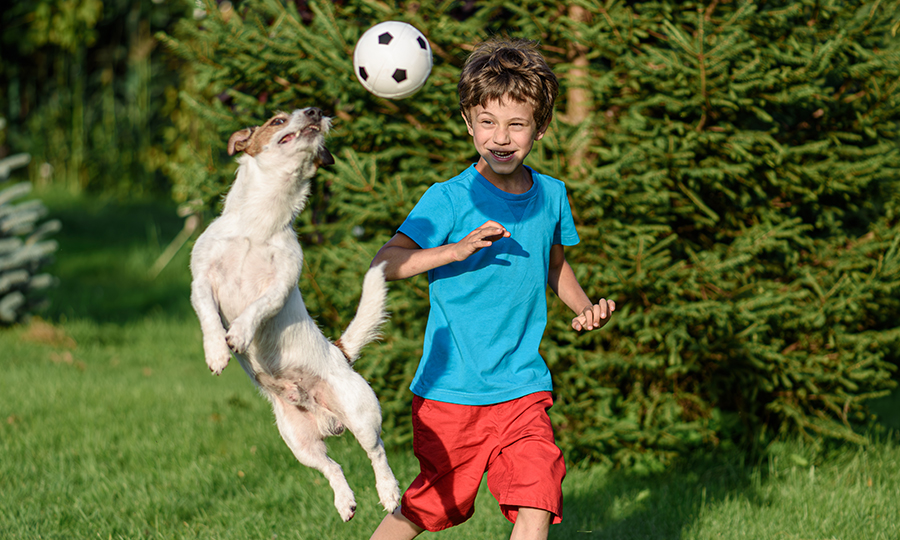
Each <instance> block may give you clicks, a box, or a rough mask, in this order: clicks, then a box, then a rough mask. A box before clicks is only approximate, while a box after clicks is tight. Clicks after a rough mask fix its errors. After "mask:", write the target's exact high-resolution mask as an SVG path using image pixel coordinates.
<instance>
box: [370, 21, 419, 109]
mask: <svg viewBox="0 0 900 540" xmlns="http://www.w3.org/2000/svg"><path fill="white" fill-rule="evenodd" d="M353 71H354V72H356V78H357V79H359V82H360V83H361V84H362V85H363V87H364V88H365V89H366V90H368V91H369V92H372V93H373V94H375V95H376V96H379V97H383V98H388V99H401V98H405V97H409V96H411V95H413V94H415V93H416V92H417V91H418V90H419V89H420V88H422V86H424V85H425V81H427V80H428V76H429V75H430V74H431V45H429V44H428V40H427V39H425V36H424V35H422V32H419V31H418V30H417V29H416V27H415V26H412V25H409V24H406V23H403V22H399V21H387V22H383V23H380V24H376V25H375V26H373V27H372V28H369V29H368V30H366V33H365V34H363V35H362V37H360V38H359V41H357V42H356V49H354V51H353Z"/></svg>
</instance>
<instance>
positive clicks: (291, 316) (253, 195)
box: [191, 108, 400, 521]
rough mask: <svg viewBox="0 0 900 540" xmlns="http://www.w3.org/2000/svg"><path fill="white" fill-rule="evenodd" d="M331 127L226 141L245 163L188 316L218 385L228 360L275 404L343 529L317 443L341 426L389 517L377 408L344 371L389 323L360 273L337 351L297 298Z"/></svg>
mask: <svg viewBox="0 0 900 540" xmlns="http://www.w3.org/2000/svg"><path fill="white" fill-rule="evenodd" d="M330 125H331V124H330V119H329V118H327V117H325V116H322V112H321V111H320V110H319V109H316V108H307V109H302V110H296V111H294V112H293V113H291V114H285V113H278V114H276V115H275V116H274V117H272V118H270V119H269V120H268V121H267V122H266V123H265V124H263V125H261V126H258V127H255V128H247V129H244V130H241V131H238V132H236V133H234V134H233V135H232V136H231V138H230V139H229V140H228V153H229V154H230V155H234V154H235V153H238V152H243V155H241V156H240V157H239V158H238V159H237V161H238V164H239V166H238V170H237V175H236V179H235V181H234V184H233V186H232V187H231V190H230V191H229V193H228V195H227V197H226V198H225V207H224V210H223V211H222V215H221V216H220V217H219V218H217V219H216V220H215V221H213V222H212V223H211V224H210V225H209V227H208V228H207V229H206V231H205V232H204V233H203V234H202V235H201V236H200V238H198V239H197V243H196V245H195V246H194V249H193V251H192V253H191V273H192V275H193V282H192V284H191V304H193V306H194V310H195V311H196V312H197V317H198V318H199V319H200V327H201V329H202V331H203V351H204V354H205V355H206V364H207V365H208V366H209V369H210V370H212V372H213V373H215V374H216V375H218V374H220V373H221V372H222V370H223V369H225V366H226V365H228V361H229V359H230V358H231V354H232V353H234V356H235V357H236V358H237V359H238V361H239V362H240V364H241V367H243V368H244V371H246V372H247V374H248V375H249V376H250V378H251V379H253V381H254V382H255V383H256V384H257V386H258V387H259V388H260V389H261V391H262V393H263V394H264V395H265V396H266V397H267V398H268V399H269V400H270V401H271V402H272V406H273V408H274V410H275V418H276V423H277V425H278V430H279V431H280V432H281V436H282V438H284V441H285V442H286V443H287V445H288V446H289V447H290V449H291V451H293V453H294V456H296V458H297V460H298V461H300V463H303V464H304V465H307V466H309V467H313V468H315V469H318V470H319V471H321V472H322V474H324V475H325V477H326V478H327V479H328V482H329V483H330V484H331V488H332V490H333V491H334V505H335V507H336V508H337V510H338V512H339V513H340V515H341V518H342V519H343V520H344V521H347V520H349V519H350V518H352V517H353V514H354V512H355V511H356V502H355V499H354V496H353V491H352V490H351V489H350V486H349V485H348V484H347V480H346V479H345V478H344V474H343V471H342V470H341V467H340V465H338V464H337V463H335V462H334V461H333V460H332V459H331V458H329V457H328V455H327V454H326V448H325V443H324V439H325V438H326V437H328V436H331V435H337V434H340V433H342V432H343V430H344V427H345V426H346V428H347V429H349V430H350V431H351V432H352V433H353V435H354V436H355V437H356V439H357V440H358V441H359V443H360V445H361V446H362V447H363V449H365V451H366V453H367V454H368V456H369V459H370V460H371V461H372V467H373V468H374V469H375V481H376V488H377V490H378V496H379V498H380V499H381V504H382V505H383V506H384V508H385V509H386V510H387V511H388V512H392V511H393V510H394V509H395V508H396V507H397V504H398V503H399V500H400V491H399V488H398V485H397V480H396V479H395V478H394V474H393V472H392V471H391V468H390V466H389V465H388V461H387V457H386V455H385V451H384V445H383V443H382V441H381V408H380V407H379V404H378V399H377V398H376V397H375V393H374V392H373V391H372V389H371V388H370V387H369V385H368V384H367V383H366V381H365V380H364V379H363V378H362V377H361V376H360V375H359V374H358V373H356V372H355V371H354V370H353V369H352V367H351V366H352V364H353V362H354V360H356V358H357V356H358V354H359V351H360V349H361V348H362V347H363V346H364V345H365V344H366V343H368V342H370V341H371V340H373V339H375V338H376V337H377V334H378V329H379V327H380V325H381V324H382V323H383V322H384V320H385V318H386V314H385V307H384V305H385V297H386V287H385V282H384V273H383V270H382V268H381V267H376V268H372V269H370V270H369V271H368V272H367V274H366V276H365V279H364V281H363V288H362V297H361V298H360V304H359V308H358V311H357V314H356V317H355V318H354V319H353V321H352V322H351V323H350V324H349V326H348V327H347V330H346V331H345V332H344V334H343V335H342V336H341V338H340V339H339V340H338V341H336V342H335V343H332V342H331V341H329V340H328V339H327V338H326V337H325V336H324V335H322V332H321V331H320V330H319V328H318V327H317V326H316V324H315V322H314V321H313V320H312V318H310V316H309V313H307V311H306V306H305V305H304V303H303V297H302V296H301V294H300V290H299V289H298V287H297V283H298V281H299V279H300V269H301V266H302V264H303V251H302V249H301V248H300V243H299V242H298V241H297V235H296V233H295V232H294V229H293V223H294V219H295V218H296V216H297V214H299V212H300V211H301V210H302V209H303V207H304V205H305V204H306V200H307V197H308V196H309V191H310V181H311V179H312V177H313V176H314V175H315V173H316V170H317V168H318V167H319V166H320V165H322V164H329V163H332V162H333V160H332V158H331V154H329V153H328V151H327V150H326V149H325V147H324V145H323V143H324V137H325V134H326V133H327V132H328V129H329V127H330ZM226 329H227V330H226Z"/></svg>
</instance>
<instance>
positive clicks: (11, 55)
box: [0, 0, 192, 195]
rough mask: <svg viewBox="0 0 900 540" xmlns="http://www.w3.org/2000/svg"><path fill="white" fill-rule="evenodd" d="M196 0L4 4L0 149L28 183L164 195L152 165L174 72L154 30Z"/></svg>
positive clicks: (158, 156)
mask: <svg viewBox="0 0 900 540" xmlns="http://www.w3.org/2000/svg"><path fill="white" fill-rule="evenodd" d="M191 5H192V2H190V1H188V0H179V1H177V2H135V1H132V0H106V1H100V0H87V1H85V0H39V1H35V2H13V3H11V5H10V6H8V7H6V8H4V9H3V10H2V11H0V24H2V26H3V32H2V33H0V45H2V47H0V107H2V111H0V114H2V115H3V116H5V117H6V118H7V120H8V122H9V126H8V127H9V134H8V141H4V140H0V156H4V155H6V154H7V153H10V152H27V153H29V154H31V155H32V157H33V158H34V159H33V161H32V165H31V166H30V168H29V169H30V170H29V172H30V176H31V179H32V181H34V182H35V183H36V184H38V185H46V184H51V183H53V184H61V185H65V186H67V187H68V188H70V189H73V190H81V189H88V190H92V191H106V192H108V193H115V194H118V195H123V194H128V195H134V194H135V193H152V192H156V193H167V192H168V191H169V187H168V184H167V181H166V179H165V178H164V177H163V175H162V174H160V173H159V172H158V170H159V168H160V165H161V163H162V162H163V161H165V160H166V159H167V158H166V156H165V154H164V153H163V152H162V151H161V149H160V147H161V145H162V144H163V142H164V141H165V137H166V135H167V134H168V133H170V131H169V132H167V130H166V127H167V126H168V125H170V124H171V119H170V117H169V115H170V111H169V109H170V108H171V102H170V101H169V100H168V99H167V94H168V95H169V96H172V97H174V94H173V91H172V89H173V88H174V86H175V84H176V79H177V72H176V71H175V70H174V69H172V68H173V67H174V66H171V65H169V64H167V62H166V60H165V59H164V58H163V55H162V54H161V49H159V48H157V42H156V40H155V39H154V38H153V33H154V32H156V31H159V30H164V29H167V28H169V27H171V25H172V24H174V21H175V20H176V19H177V18H180V17H181V16H183V15H184V14H186V13H187V12H188V9H189V8H190V7H191Z"/></svg>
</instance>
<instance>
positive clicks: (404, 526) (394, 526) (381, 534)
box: [370, 507, 546, 540]
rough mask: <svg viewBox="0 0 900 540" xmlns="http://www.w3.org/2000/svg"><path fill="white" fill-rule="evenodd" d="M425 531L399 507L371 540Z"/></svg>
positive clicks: (406, 538) (407, 538)
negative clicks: (407, 517) (401, 511)
mask: <svg viewBox="0 0 900 540" xmlns="http://www.w3.org/2000/svg"><path fill="white" fill-rule="evenodd" d="M424 530H425V529H423V528H422V527H419V526H418V525H416V524H415V523H413V522H412V521H410V520H408V519H406V516H404V515H403V514H401V513H400V508H399V507H397V509H396V510H394V511H393V512H392V513H390V514H388V515H386V516H384V519H383V520H381V525H379V526H378V528H377V529H375V532H374V533H372V536H371V538H370V540H412V539H413V538H415V537H416V536H419V534H420V533H421V532H422V531H424ZM545 538H546V536H545Z"/></svg>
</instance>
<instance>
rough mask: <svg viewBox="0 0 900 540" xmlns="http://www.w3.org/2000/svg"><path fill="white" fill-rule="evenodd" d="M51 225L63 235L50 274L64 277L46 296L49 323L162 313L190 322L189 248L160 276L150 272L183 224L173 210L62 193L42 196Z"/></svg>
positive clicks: (105, 320) (109, 320)
mask: <svg viewBox="0 0 900 540" xmlns="http://www.w3.org/2000/svg"><path fill="white" fill-rule="evenodd" d="M39 196H40V197H41V199H42V200H43V201H44V203H45V204H46V205H47V207H48V209H49V212H50V213H49V216H48V217H49V218H50V219H59V220H60V221H61V222H62V230H61V231H60V232H59V233H57V234H56V235H54V236H53V238H54V239H55V240H57V241H58V242H59V250H58V251H57V252H56V254H55V262H54V263H53V264H52V265H51V266H49V267H48V268H47V269H46V271H47V272H48V273H50V274H52V275H53V276H55V277H57V278H58V279H59V286H57V287H55V288H53V289H51V290H50V292H49V293H48V295H47V296H48V299H49V300H50V305H49V307H48V308H47V310H46V311H44V312H43V313H42V315H43V316H44V317H47V318H50V319H53V320H60V319H63V318H69V319H81V318H87V319H91V320H94V321H96V322H99V323H123V322H127V321H131V320H136V319H140V318H143V317H145V316H146V315H148V314H150V313H153V312H162V313H165V314H167V315H171V316H176V317H188V316H192V311H191V306H190V298H189V294H190V272H189V270H188V266H187V265H188V259H189V249H190V245H191V244H190V242H189V243H188V245H185V246H183V247H182V248H181V250H179V252H178V253H177V255H176V256H175V258H174V259H172V261H171V262H170V263H169V264H168V265H167V266H166V268H165V269H164V270H163V271H162V272H161V273H160V274H159V275H158V276H157V277H155V278H151V277H150V275H149V270H150V268H151V266H152V265H153V263H154V262H155V261H156V259H157V258H158V257H159V255H160V254H161V253H162V251H163V250H164V249H165V248H166V246H167V245H168V243H169V242H171V241H172V239H173V238H175V236H176V235H177V234H178V232H179V231H180V230H181V228H182V225H183V220H182V219H181V218H179V217H178V216H177V215H176V213H175V208H174V206H173V205H171V204H165V203H162V202H152V201H151V202H117V201H104V200H98V199H97V198H88V197H77V196H72V195H67V194H64V193H56V192H51V193H42V194H40V195H39Z"/></svg>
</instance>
